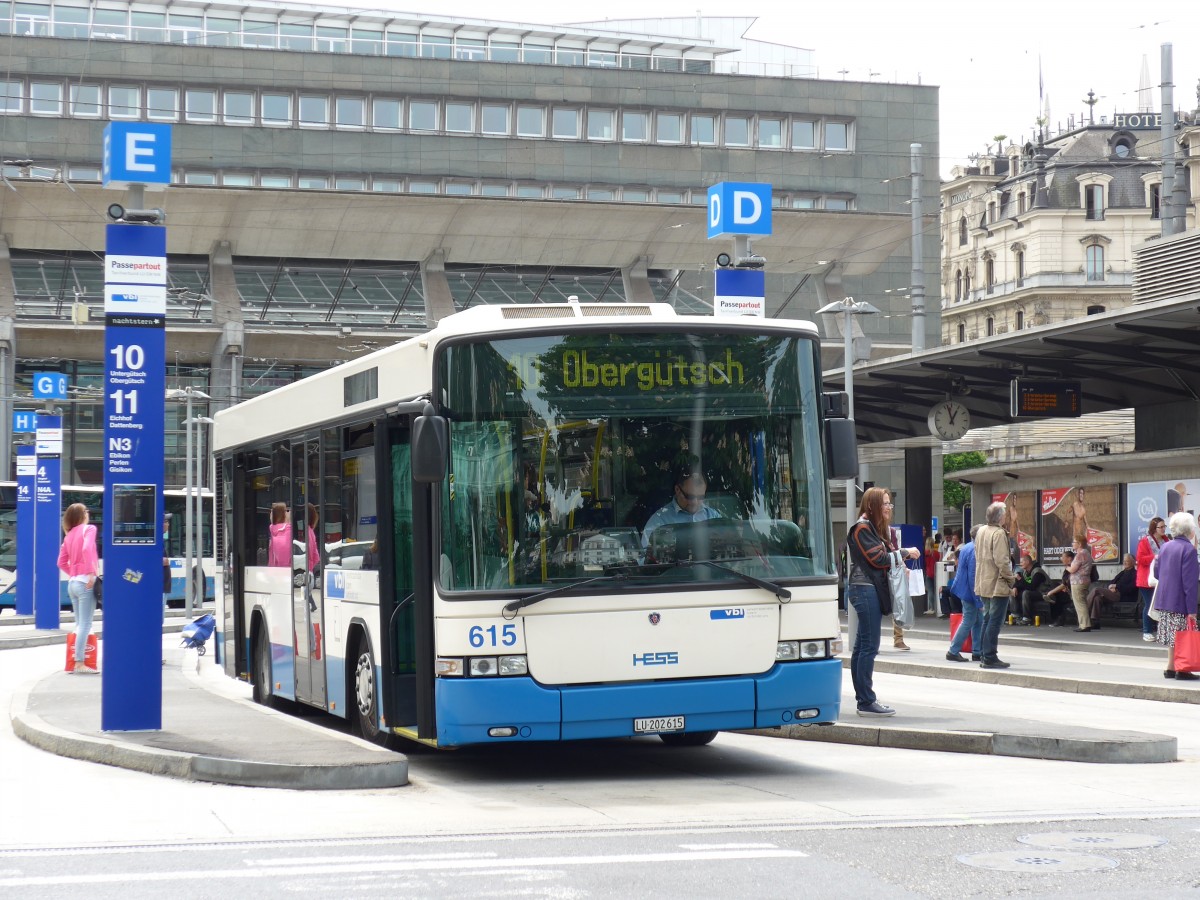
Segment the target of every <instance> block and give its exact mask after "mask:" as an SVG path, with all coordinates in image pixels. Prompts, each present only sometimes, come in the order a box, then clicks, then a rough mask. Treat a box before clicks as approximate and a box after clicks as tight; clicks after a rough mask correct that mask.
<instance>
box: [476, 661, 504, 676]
mask: <svg viewBox="0 0 1200 900" xmlns="http://www.w3.org/2000/svg"><path fill="white" fill-rule="evenodd" d="M470 664H471V677H472V678H476V677H478V676H480V675H495V674H496V671H497V670H498V669H499V668H500V667H499V665H497V663H496V657H494V656H473V657H471V659H470Z"/></svg>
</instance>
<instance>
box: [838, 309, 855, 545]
mask: <svg viewBox="0 0 1200 900" xmlns="http://www.w3.org/2000/svg"><path fill="white" fill-rule="evenodd" d="M842 303H843V304H844V305H845V307H846V312H845V316H846V327H845V328H843V329H842V336H843V338H844V342H845V343H844V349H845V354H846V355H845V374H846V399H847V404H846V407H847V411H848V412H849V413H850V418H851V420H853V419H854V337H853V334H852V330H853V327H854V298H853V297H846V298H845V299H844V300H842ZM855 499H856V498H855V496H854V479H853V478H848V479H847V480H846V531H847V532H849V530H850V528H851V526H853V525H854V521H855V519H857V518H858V516H857V512H858V504H857V503H855Z"/></svg>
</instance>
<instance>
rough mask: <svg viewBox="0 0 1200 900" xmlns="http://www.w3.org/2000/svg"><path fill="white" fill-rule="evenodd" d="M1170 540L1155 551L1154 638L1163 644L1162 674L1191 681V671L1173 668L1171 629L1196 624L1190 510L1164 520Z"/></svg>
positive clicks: (1199, 567) (1198, 573)
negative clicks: (1156, 558) (1164, 659)
mask: <svg viewBox="0 0 1200 900" xmlns="http://www.w3.org/2000/svg"><path fill="white" fill-rule="evenodd" d="M1167 532H1168V533H1169V534H1170V535H1171V540H1169V541H1167V543H1166V544H1164V545H1163V548H1162V550H1160V551H1159V554H1158V588H1157V589H1156V591H1155V601H1154V606H1155V608H1156V609H1158V610H1159V612H1160V613H1161V615H1160V618H1159V620H1158V638H1157V639H1158V642H1159V643H1160V644H1164V645H1166V646H1167V648H1168V650H1167V670H1166V671H1165V672H1163V676H1164V677H1166V678H1174V679H1177V680H1180V681H1182V680H1187V681H1191V680H1193V679H1195V678H1196V677H1197V676H1196V675H1195V674H1194V673H1192V672H1176V671H1175V633H1176V632H1177V631H1183V630H1184V629H1185V628H1187V627H1188V623H1189V622H1190V623H1191V624H1192V625H1195V624H1196V587H1197V579H1200V564H1198V563H1197V561H1196V545H1195V541H1196V520H1195V519H1194V518H1193V517H1192V516H1191V514H1190V513H1185V512H1180V513H1175V515H1173V516H1171V521H1170V522H1168V523H1167Z"/></svg>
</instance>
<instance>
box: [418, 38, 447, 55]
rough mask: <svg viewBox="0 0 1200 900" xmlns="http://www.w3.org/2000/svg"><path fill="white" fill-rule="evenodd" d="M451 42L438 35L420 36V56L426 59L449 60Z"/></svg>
mask: <svg viewBox="0 0 1200 900" xmlns="http://www.w3.org/2000/svg"><path fill="white" fill-rule="evenodd" d="M453 40H454V39H453V38H449V37H443V36H442V35H440V34H422V35H421V55H422V56H423V57H425V58H426V59H449V58H450V45H451V44H452V43H453Z"/></svg>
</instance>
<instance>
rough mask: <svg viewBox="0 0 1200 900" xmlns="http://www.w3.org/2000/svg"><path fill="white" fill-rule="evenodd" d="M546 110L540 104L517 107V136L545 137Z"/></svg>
mask: <svg viewBox="0 0 1200 900" xmlns="http://www.w3.org/2000/svg"><path fill="white" fill-rule="evenodd" d="M545 134H546V111H545V110H544V109H542V108H541V107H540V106H518V107H517V137H545Z"/></svg>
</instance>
